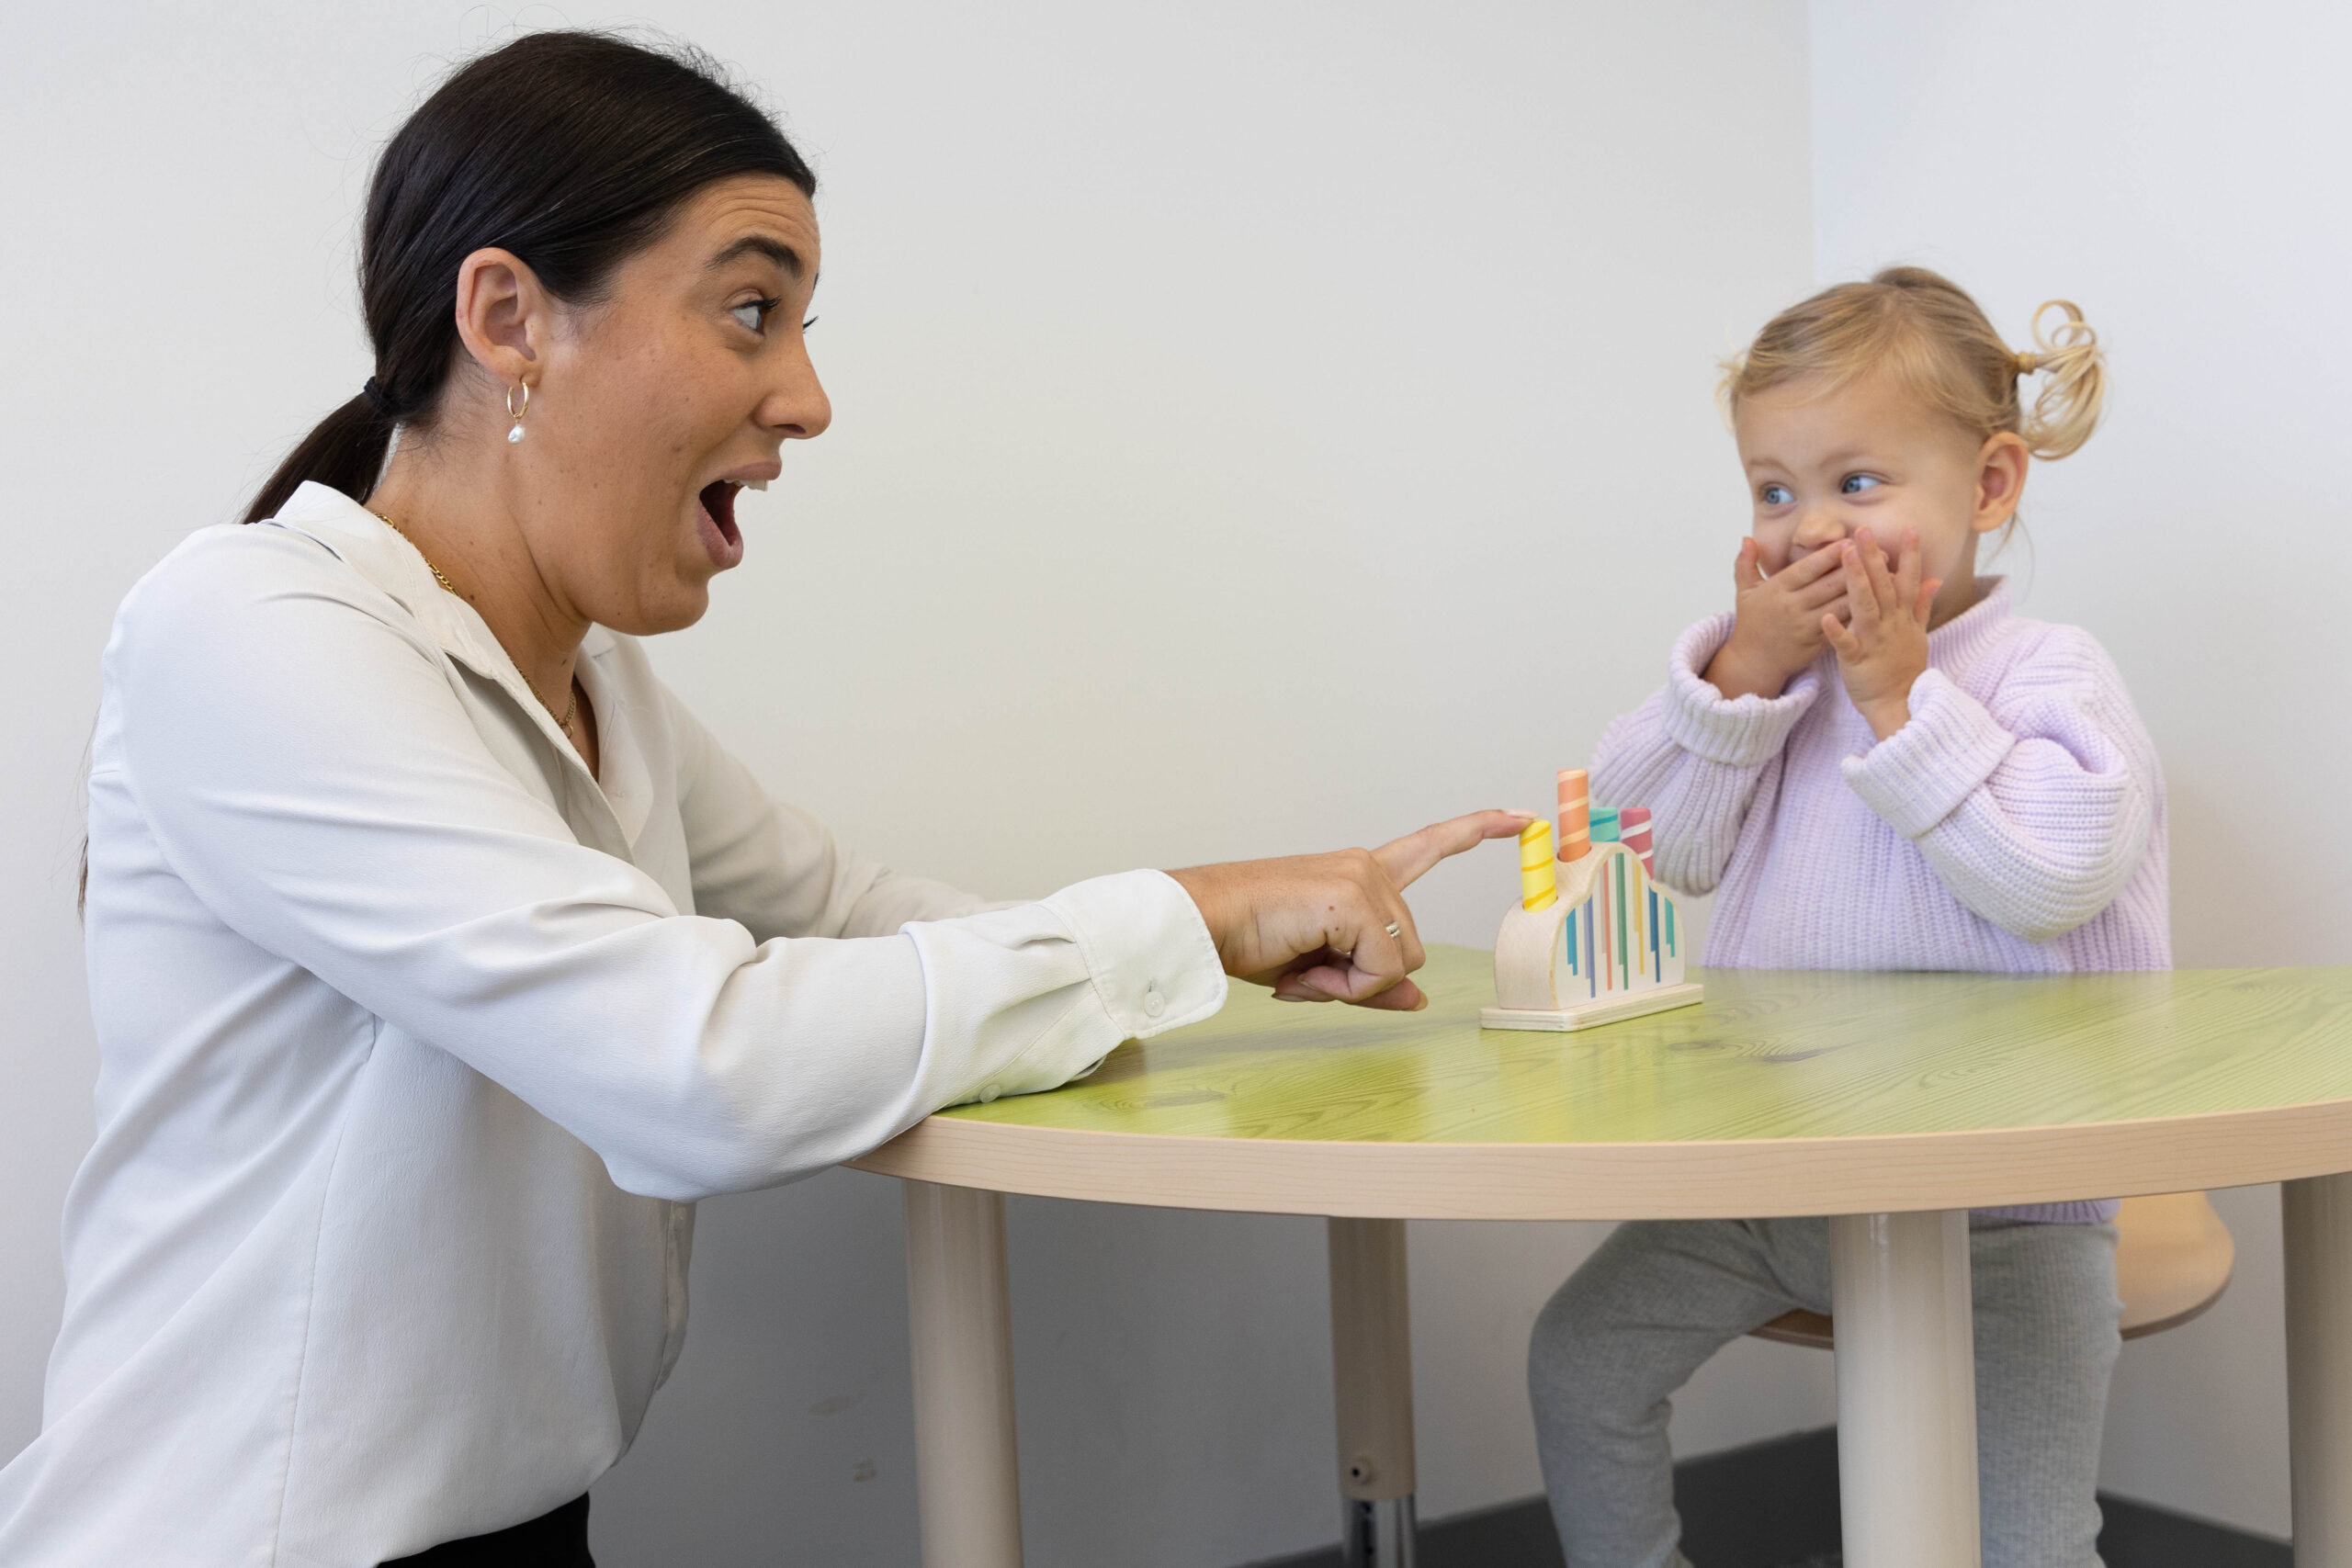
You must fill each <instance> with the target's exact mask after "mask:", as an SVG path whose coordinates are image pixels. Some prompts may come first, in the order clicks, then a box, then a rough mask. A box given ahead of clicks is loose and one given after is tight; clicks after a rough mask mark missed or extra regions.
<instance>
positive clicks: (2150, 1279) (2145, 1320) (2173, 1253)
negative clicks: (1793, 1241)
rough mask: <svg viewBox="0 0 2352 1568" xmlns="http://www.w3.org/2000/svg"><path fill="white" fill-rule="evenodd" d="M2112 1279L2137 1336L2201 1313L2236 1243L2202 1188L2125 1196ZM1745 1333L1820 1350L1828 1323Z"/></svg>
mask: <svg viewBox="0 0 2352 1568" xmlns="http://www.w3.org/2000/svg"><path fill="white" fill-rule="evenodd" d="M2115 1228H2116V1231H2117V1233H2118V1239H2117V1242H2116V1247H2115V1284H2116V1289H2117V1291H2118V1292H2119V1293H2120V1294H2121V1296H2122V1297H2123V1337H2124V1338H2126V1339H2143V1338H2145V1337H2147V1336H2149V1335H2151V1334H2162V1333H2163V1332H2164V1331H2165V1329H2167V1328H2178V1327H2179V1326H2180V1325H2182V1324H2184V1323H2187V1322H2188V1321H2189V1320H2190V1319H2191V1318H2195V1317H2200V1316H2202V1315H2203V1314H2205V1312H2206V1310H2207V1309H2208V1308H2209V1307H2211V1305H2212V1304H2213V1303H2215V1302H2218V1301H2220V1300H2221V1299H2222V1292H2223V1291H2226V1290H2228V1289H2229V1288H2230V1270H2231V1269H2232V1268H2233V1266H2234V1265H2235V1264H2236V1262H2237V1254H2238V1249H2237V1243H2236V1242H2235V1241H2233V1240H2232V1239H2231V1236H2230V1227H2229V1226H2227V1225H2225V1224H2222V1216H2221V1215H2219V1214H2217V1213H2214V1212H2213V1204H2212V1201H2211V1200H2210V1199H2208V1198H2207V1197H2206V1196H2205V1194H2204V1193H2202V1192H2170V1193H2166V1194H2165V1195H2164V1196H2162V1197H2157V1198H2126V1199H2124V1200H2123V1207H2122V1209H2121V1211H2120V1213H2117V1214H2116V1216H2115ZM1749 1332H1750V1333H1751V1334H1752V1335H1753V1336H1754V1337H1757V1338H1758V1339H1777V1340H1779V1341H1780V1342H1781V1344H1783V1345H1810V1346H1812V1347H1814V1348H1815V1349H1819V1350H1826V1349H1828V1348H1831V1347H1832V1346H1833V1345H1834V1344H1836V1342H1837V1341H1836V1338H1835V1337H1834V1335H1833V1333H1832V1325H1831V1323H1830V1320H1829V1319H1828V1318H1827V1317H1826V1316H1824V1315H1823V1314H1820V1313H1817V1312H1806V1311H1804V1310H1803V1309H1802V1308H1800V1309H1799V1310H1797V1311H1795V1312H1784V1313H1782V1314H1781V1315H1780V1316H1778V1317H1776V1318H1774V1319H1773V1320H1772V1321H1771V1322H1770V1323H1768V1324H1766V1325H1764V1326H1763V1327H1761V1328H1756V1329H1751V1330H1749Z"/></svg>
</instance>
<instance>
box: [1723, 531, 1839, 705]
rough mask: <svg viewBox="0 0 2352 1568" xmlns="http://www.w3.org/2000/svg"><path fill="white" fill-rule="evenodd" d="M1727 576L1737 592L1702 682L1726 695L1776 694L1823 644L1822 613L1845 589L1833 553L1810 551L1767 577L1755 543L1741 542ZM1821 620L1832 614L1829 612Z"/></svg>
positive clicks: (1812, 659) (1830, 617) (1811, 659)
mask: <svg viewBox="0 0 2352 1568" xmlns="http://www.w3.org/2000/svg"><path fill="white" fill-rule="evenodd" d="M1731 574H1732V582H1733V585H1734V586H1735V587H1736V589H1737V591H1738V597H1737V598H1736V600H1735V601H1734V605H1733V619H1732V627H1731V636H1730V637H1726V638H1724V645H1723V647H1721V648H1719V649H1716V650H1715V656H1714V658H1713V659H1712V660H1709V661H1708V663H1707V669H1706V673H1705V674H1704V675H1702V677H1701V679H1702V680H1703V681H1705V682H1707V684H1709V685H1710V686H1713V688H1714V689H1715V690H1716V691H1718V692H1721V693H1722V694H1724V697H1725V698H1726V699H1728V698H1732V697H1745V696H1748V695H1751V694H1752V695H1755V696H1759V697H1777V696H1779V695H1780V694H1781V690H1782V688H1784V687H1786V686H1787V685H1788V683H1789V682H1790V680H1791V679H1792V678H1793V677H1794V676H1795V675H1796V673H1797V672H1798V671H1801V670H1803V669H1804V667H1805V666H1806V665H1808V664H1810V663H1812V662H1813V661H1814V660H1816V659H1818V658H1820V657H1821V650H1822V649H1823V648H1825V647H1826V646H1827V645H1826V643H1825V642H1824V641H1823V639H1822V635H1821V624H1822V621H1823V619H1824V618H1825V617H1824V613H1825V612H1830V611H1833V608H1834V607H1835V606H1836V605H1837V604H1838V601H1839V600H1840V599H1843V598H1845V597H1846V595H1847V592H1848V589H1847V586H1846V580H1845V578H1844V577H1843V576H1842V575H1840V574H1839V572H1838V552H1837V551H1836V550H1834V549H1826V550H1815V551H1813V552H1812V553H1810V554H1808V555H1804V556H1800V557H1799V558H1796V559H1795V560H1792V561H1791V562H1790V563H1789V564H1788V565H1786V566H1784V567H1782V568H1781V570H1778V571H1776V572H1774V573H1773V574H1772V575H1771V576H1770V577H1767V576H1765V575H1764V567H1763V561H1762V558H1761V557H1760V556H1759V555H1758V551H1757V547H1756V541H1755V540H1754V539H1742V540H1741V541H1740V542H1739V558H1738V559H1737V560H1736V561H1735V562H1733V563H1732V569H1731ZM1827 618H1829V619H1833V620H1834V619H1837V618H1838V617H1837V616H1836V615H1834V613H1833V614H1830V615H1828V616H1827Z"/></svg>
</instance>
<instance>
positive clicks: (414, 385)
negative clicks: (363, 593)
mask: <svg viewBox="0 0 2352 1568" xmlns="http://www.w3.org/2000/svg"><path fill="white" fill-rule="evenodd" d="M735 175H776V176H778V177H780V178H783V179H787V180H790V181H791V182H792V183H793V184H794V185H796V186H799V187H800V188H801V190H802V191H804V192H806V193H807V194H809V195H810V196H814V195H815V194H816V192H817V176H816V175H813V174H811V173H810V172H809V165H808V164H806V163H805V162H803V161H802V159H801V156H800V154H799V153H798V152H795V151H793V147H792V143H791V142H789V141H786V140H785V136H784V132H783V131H781V130H777V129H776V126H775V122H774V121H772V120H770V119H769V118H768V117H767V116H766V115H765V114H763V113H762V112H761V111H760V109H759V108H758V107H757V106H755V105H754V104H752V102H751V101H750V100H749V99H748V98H746V97H744V96H743V95H742V94H741V93H739V92H737V91H736V90H735V89H734V88H732V87H730V86H729V85H727V83H726V82H725V81H724V80H722V79H721V77H720V74H719V72H718V68H717V67H716V66H715V65H714V64H713V63H712V62H710V61H709V60H708V59H707V57H705V56H703V55H701V54H698V53H695V52H693V51H686V50H683V49H681V50H678V51H675V52H664V51H658V50H653V49H648V48H645V47H643V46H641V45H639V44H635V43H631V42H629V41H628V40H626V39H619V38H615V37H613V36H611V35H609V34H605V33H593V32H569V31H567V32H544V33H533V34H531V35H529V36H528V37H526V38H521V39H516V40H515V42H513V43H510V44H508V45H506V46H505V47H504V48H503V49H500V50H497V51H493V52H492V53H489V54H485V55H483V56H481V58H480V59H478V60H474V61H471V62H469V63H467V64H466V65H464V66H462V67H460V68H459V69H458V71H457V72H456V73H454V74H453V75H451V76H450V78H449V79H448V80H447V81H446V82H444V83H442V84H441V85H440V87H439V88H438V89H437V90H436V91H435V93H434V95H433V96H431V97H429V98H427V99H425V100H424V104H423V105H421V106H420V107H418V108H417V111H416V112H415V113H414V114H413V115H411V116H409V118H408V123H407V124H405V125H403V126H401V129H400V130H399V132H398V133H397V134H395V135H394V136H393V137H392V140H391V142H390V145H389V146H387V147H386V148H385V149H384V153H383V156H382V157H381V158H380V159H379V160H378V162H377V164H376V173H375V177H374V178H373V179H372V180H371V181H370V182H369V184H368V219H367V225H366V227H365V229H364V230H363V231H361V235H360V242H359V299H360V306H361V309H362V310H363V311H364V313H365V315H366V317H367V321H368V339H369V341H371V342H372V343H373V344H375V347H376V374H375V375H374V376H373V377H372V378H370V379H369V380H368V387H367V389H366V390H365V391H362V392H361V393H359V394H358V395H357V396H356V397H354V398H353V399H352V400H350V401H349V402H347V403H345V404H344V405H343V406H342V407H341V408H339V409H337V410H335V411H334V412H333V413H331V414H329V415H327V417H326V418H325V419H324V420H322V421H321V422H320V423H319V426H318V428H317V429H315V430H313V431H311V434H309V435H307V436H305V437H304V438H303V440H302V443H301V445H300V446H297V447H295V448H294V450H293V451H292V452H291V453H289V454H288V457H287V458H286V461H284V462H283V463H281V464H279V465H278V468H277V472H276V473H274V474H272V475H270V477H269V482H268V483H267V484H266V485H264V486H262V488H261V493H260V494H259V495H257V496H255V497H254V503H253V505H252V506H251V507H250V508H249V509H247V511H246V513H245V521H246V522H248V523H254V522H259V521H260V520H261V519H263V518H266V517H274V516H276V515H277V513H278V510H279V509H280V508H281V507H283V506H284V505H285V504H286V502H287V498H288V497H289V496H291V495H292V494H293V493H294V491H295V488H296V487H297V486H299V485H300V484H301V483H302V482H303V481H304V480H306V479H315V480H317V481H318V482H319V483H321V484H324V485H329V486H332V487H333V488H334V489H336V490H339V491H343V492H344V493H345V495H348V496H350V497H351V498H352V499H353V500H355V501H365V500H367V499H368V491H371V490H373V489H375V488H376V477H377V474H378V472H379V470H380V469H381V468H382V467H383V464H384V454H385V452H386V451H387V450H388V449H389V448H390V445H391V438H392V430H393V427H394V426H396V425H401V424H406V425H409V426H411V427H413V428H415V429H418V430H425V429H430V428H431V425H432V422H433V415H434V412H435V409H436V408H437V407H438V406H439V403H440V400H441V390H442V388H443V386H444V385H445V384H446V383H447V380H448V378H449V370H450V367H451V366H453V365H454V364H455V363H456V362H457V355H458V328H457V322H456V320H455V316H454V312H453V310H452V307H453V305H454V302H455V299H456V295H457V286H458V264H459V263H460V262H462V261H464V260H465V258H466V257H467V256H468V255H469V254H472V253H473V252H475V251H478V250H481V249H482V248H483V247H484V246H489V245H495V246H499V247H501V248H503V249H505V250H509V251H512V252H514V253H515V255H517V256H519V257H521V258H522V260H523V261H524V262H525V263H526V264H527V265H529V266H530V268H531V270H532V271H533V272H535V273H537V275H538V278H539V281H540V282H541V283H543V284H545V285H546V286H547V288H548V289H549V291H551V292H552V293H553V294H554V295H555V296H556V298H557V299H562V300H565V301H567V302H571V303H575V304H593V303H594V302H595V300H596V298H597V296H598V293H599V291H600V290H602V289H603V288H605V285H606V284H607V283H608V282H609V281H610V280H611V277H612V274H613V269H614V268H615V267H616V266H617V265H619V264H620V263H621V262H623V261H625V260H627V259H628V257H629V256H630V255H631V254H634V253H635V252H636V251H638V250H639V248H641V247H643V246H645V245H647V244H650V243H652V242H653V240H654V239H655V238H656V237H657V236H658V235H659V234H660V233H661V231H662V228H663V227H664V225H665V224H666V223H667V222H668V220H670V218H671V217H672V216H673V214H674V213H675V212H676V210H677V209H678V208H679V207H680V206H681V205H683V204H684V202H685V201H686V200H687V199H688V198H689V197H693V196H694V195H695V193H696V192H697V191H699V190H701V189H702V188H703V187H704V186H708V185H710V184H711V183H713V182H714V181H717V180H723V179H729V178H731V177H733V176H735Z"/></svg>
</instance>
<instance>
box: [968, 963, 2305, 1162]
mask: <svg viewBox="0 0 2352 1568" xmlns="http://www.w3.org/2000/svg"><path fill="white" fill-rule="evenodd" d="M1693 977H1694V978H1697V979H1701V980H1702V981H1704V982H1705V985H1706V987H1707V999H1706V1000H1705V1001H1704V1002H1703V1003H1702V1004H1701V1005H1700V1006H1698V1007H1695V1008H1683V1009H1679V1010H1676V1011H1673V1012H1666V1013H1656V1014H1652V1015H1651V1016H1649V1017H1647V1018H1641V1019H1634V1020H1631V1021H1627V1022H1623V1023H1616V1024H1607V1025H1603V1026H1601V1027H1600V1028H1597V1029H1591V1030H1585V1031H1580V1032H1576V1033H1573V1034H1544V1033H1535V1032H1518V1031H1502V1030H1481V1029H1480V1028H1479V1027H1478V1009H1479V1008H1480V1007H1482V1006H1485V1005H1487V1004H1488V1003H1490V1002H1491V1001H1492V1000H1493V997H1494V976H1493V959H1492V957H1491V955H1490V954H1487V953H1481V952H1478V951H1476V950H1474V949H1470V948H1460V947H1437V948H1432V949H1431V950H1430V958H1429V964H1428V965H1427V967H1426V968H1425V969H1423V970H1422V972H1421V975H1420V976H1419V978H1420V983H1421V985H1422V987H1423V988H1424V989H1426V990H1427V991H1428V992H1429V996H1430V1005H1429V1008H1428V1009H1427V1010H1425V1011H1422V1012H1419V1013H1378V1012H1370V1011H1366V1010H1363V1009H1360V1008H1340V1007H1337V1006H1301V1005H1298V1004H1295V1003H1284V1002H1276V1001H1274V1000H1272V998H1270V997H1269V995H1268V994H1267V993H1266V992H1264V991H1262V990H1260V989H1258V988H1257V987H1251V986H1244V985H1240V984H1236V985H1235V986H1234V987H1233V996H1232V999H1231V1000H1230V1001H1228V1002H1227V1004H1226V1007H1225V1010H1224V1011H1222V1012H1221V1013H1219V1014H1218V1015H1217V1016H1216V1018H1214V1019H1211V1020H1209V1021H1207V1022H1204V1023H1198V1024H1194V1025H1193V1026H1192V1027H1191V1028H1189V1029H1182V1030H1177V1031H1174V1032H1170V1033H1168V1034H1164V1035H1161V1036H1160V1037H1159V1038H1158V1039H1156V1040H1152V1041H1149V1042H1145V1043H1136V1042H1130V1043H1127V1044H1125V1045H1123V1046H1121V1047H1120V1048H1119V1049H1118V1050H1117V1051H1116V1052H1115V1053H1114V1054H1113V1055H1112V1056H1111V1057H1110V1059H1109V1060H1107V1061H1106V1062H1104V1063H1103V1066H1102V1067H1101V1068H1100V1069H1099V1070H1098V1071H1097V1072H1096V1073H1095V1074H1094V1075H1093V1077H1089V1078H1084V1079H1081V1080H1080V1081H1079V1082H1077V1083H1074V1084H1072V1085H1070V1086H1069V1087H1068V1088H1067V1089H1059V1090H1057V1091H1056V1092H1054V1093H1051V1094H1037V1095H1023V1096H1020V1097H1017V1098H1014V1099H1011V1100H997V1101H995V1102H994V1103H992V1104H989V1105H974V1106H966V1107H963V1108H960V1109H958V1110H956V1111H949V1112H947V1113H946V1114H948V1115H950V1116H953V1117H956V1118H957V1119H959V1120H973V1121H987V1122H1006V1123H1016V1124H1020V1125H1025V1126H1036V1127H1060V1128H1069V1129H1078V1130H1087V1131H1099V1132H1122V1133H1144V1134H1161V1135H1169V1136H1177V1137H1192V1138H1306V1139H1347V1140H1373V1141H1383V1142H1389V1141H1397V1140H1412V1141H1417V1142H1467V1143H1538V1142H1540V1143H1622V1142H1633V1141H1643V1142H1648V1141H1657V1140H1679V1139H1717V1138H1785V1137H1836V1136H1841V1135H1852V1134H1890V1133H1925V1132H1949V1131H1958V1130H1962V1129H1971V1128H1982V1127H2025V1126H2054V1125H2061V1124H2065V1123H2072V1122H2114V1121H2122V1120H2131V1119H2140V1118H2146V1117H2158V1116H2177V1115H2184V1114H2199V1113H2205V1112H2211V1111H2236V1110H2250V1109H2254V1108H2257V1107H2266V1106H2278V1105H2294V1104H2305V1103H2309V1102H2312V1101H2314V1100H2345V1099H2352V967H2346V968H2329V969H2184V970H2175V971H2171V972H2169V973H2160V974H2125V975H2075V976H2047V977H2042V976H2033V977H2021V976H2001V975H1958V974H1892V975H1890V974H1845V973H1815V972H1798V971H1788V970H1764V969H1744V970H1743V969H1727V970H1717V971H1713V972H1710V973H1706V974H1703V975H1698V974H1694V976H1693Z"/></svg>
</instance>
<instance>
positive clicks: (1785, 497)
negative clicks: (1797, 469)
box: [1761, 485, 1796, 506]
mask: <svg viewBox="0 0 2352 1568" xmlns="http://www.w3.org/2000/svg"><path fill="white" fill-rule="evenodd" d="M1761 493H1762V495H1763V497H1764V504H1765V505H1767V506H1786V505H1787V504H1788V503H1789V502H1792V501H1794V500H1795V499H1796V492H1795V491H1792V490H1791V489H1789V487H1788V486H1786V485H1766V486H1765V487H1764V489H1763V491H1762V492H1761Z"/></svg>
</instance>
